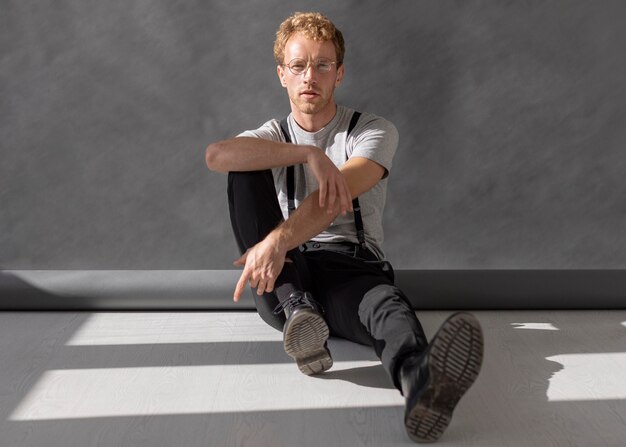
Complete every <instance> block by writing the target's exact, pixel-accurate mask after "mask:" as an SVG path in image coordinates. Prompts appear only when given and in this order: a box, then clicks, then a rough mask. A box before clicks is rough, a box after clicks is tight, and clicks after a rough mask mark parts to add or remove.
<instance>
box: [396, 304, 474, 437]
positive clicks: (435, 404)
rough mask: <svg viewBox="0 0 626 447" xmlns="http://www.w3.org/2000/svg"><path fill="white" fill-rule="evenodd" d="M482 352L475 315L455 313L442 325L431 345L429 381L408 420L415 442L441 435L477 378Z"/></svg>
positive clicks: (407, 427) (408, 430) (410, 434)
mask: <svg viewBox="0 0 626 447" xmlns="http://www.w3.org/2000/svg"><path fill="white" fill-rule="evenodd" d="M483 351H484V339H483V333H482V329H481V327H480V323H479V322H478V320H477V319H476V318H475V317H474V316H473V315H471V314H468V313H457V314H454V315H452V316H451V317H450V318H449V319H448V320H446V322H445V323H444V324H443V325H442V326H441V329H440V330H439V331H438V332H437V335H435V337H434V339H433V341H432V342H431V345H430V348H429V354H428V355H429V358H428V368H429V379H428V384H427V386H426V388H425V390H424V391H423V392H422V395H421V396H420V397H419V399H418V400H417V403H416V404H415V405H414V406H413V408H412V409H411V411H410V412H409V413H408V416H407V417H406V419H405V426H406V430H407V433H408V435H409V437H410V438H411V439H412V440H413V441H415V442H435V441H437V440H438V439H439V438H440V437H441V435H442V434H443V432H444V431H445V430H446V428H448V425H449V424H450V421H451V419H452V412H453V411H454V407H455V406H456V405H457V404H458V402H459V400H460V399H461V397H463V395H464V394H465V393H466V392H467V390H468V389H469V388H470V386H472V384H473V383H474V381H475V380H476V378H477V377H478V373H479V372H480V367H481V365H482V359H483Z"/></svg>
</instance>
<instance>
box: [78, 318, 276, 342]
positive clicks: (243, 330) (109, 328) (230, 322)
mask: <svg viewBox="0 0 626 447" xmlns="http://www.w3.org/2000/svg"><path fill="white" fill-rule="evenodd" d="M282 339H283V336H282V334H281V333H280V332H279V331H277V330H275V329H273V328H271V327H269V326H268V325H267V324H266V323H265V322H263V320H261V318H260V317H259V316H258V315H257V314H256V312H255V313H253V312H247V313H235V312H221V313H220V312H194V313H191V312H185V313H176V312H155V313H145V312H144V313H134V312H133V313H130V312H128V313H127V312H122V313H107V312H102V313H97V314H92V315H90V316H89V318H88V319H87V320H86V321H85V322H84V323H83V325H82V326H81V327H80V328H79V329H78V330H77V331H76V332H75V333H74V335H73V336H72V338H71V339H70V340H68V342H67V345H68V346H98V345H137V344H167V343H219V342H239V341H278V342H282Z"/></svg>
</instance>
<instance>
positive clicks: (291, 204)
mask: <svg viewBox="0 0 626 447" xmlns="http://www.w3.org/2000/svg"><path fill="white" fill-rule="evenodd" d="M280 130H282V131H283V136H284V137H285V142H287V143H291V138H290V137H289V126H288V125H287V118H283V120H282V121H281V122H280ZM295 195H296V192H295V180H294V178H293V166H287V210H288V211H289V215H290V216H291V213H293V212H294V210H295V209H296V200H295Z"/></svg>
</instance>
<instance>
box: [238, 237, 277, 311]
mask: <svg viewBox="0 0 626 447" xmlns="http://www.w3.org/2000/svg"><path fill="white" fill-rule="evenodd" d="M286 253H287V251H286V250H284V249H282V248H281V247H280V246H279V244H278V243H277V242H276V241H275V240H273V239H272V238H271V237H267V238H265V239H264V240H262V241H261V242H259V243H258V244H256V245H255V246H254V247H252V248H250V249H249V250H248V251H246V252H245V253H244V254H243V255H242V256H241V257H240V258H239V259H237V260H236V261H235V262H234V263H233V264H234V265H236V266H244V268H243V273H242V274H241V277H240V278H239V281H238V282H237V286H236V287H235V294H234V296H233V301H235V302H237V301H239V299H240V298H241V295H242V294H243V291H244V289H245V287H246V285H247V283H248V282H250V286H252V287H253V288H256V289H257V292H256V293H257V295H263V293H264V292H271V291H272V290H274V283H275V281H276V278H278V275H280V272H281V271H282V270H283V265H284V264H285V255H286Z"/></svg>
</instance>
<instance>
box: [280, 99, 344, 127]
mask: <svg viewBox="0 0 626 447" xmlns="http://www.w3.org/2000/svg"><path fill="white" fill-rule="evenodd" d="M291 113H292V114H293V117H294V119H295V120H296V123H298V125H299V126H300V127H301V128H302V129H304V130H306V131H307V132H317V131H318V130H320V129H323V128H324V127H326V125H327V124H328V123H330V122H331V121H332V120H333V118H334V117H335V115H336V114H337V104H335V103H334V102H333V103H332V105H330V104H329V107H327V108H326V109H325V110H322V111H320V112H319V113H315V114H309V113H302V112H301V111H300V110H298V109H297V108H296V107H294V106H293V105H292V107H291Z"/></svg>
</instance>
